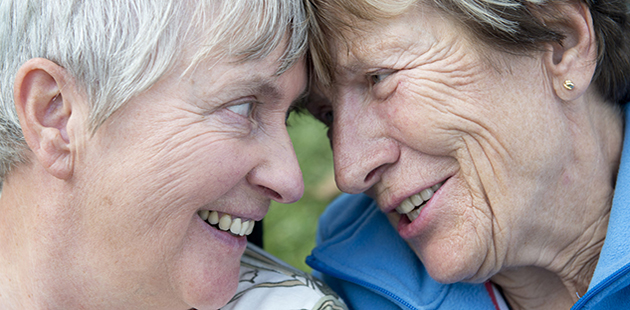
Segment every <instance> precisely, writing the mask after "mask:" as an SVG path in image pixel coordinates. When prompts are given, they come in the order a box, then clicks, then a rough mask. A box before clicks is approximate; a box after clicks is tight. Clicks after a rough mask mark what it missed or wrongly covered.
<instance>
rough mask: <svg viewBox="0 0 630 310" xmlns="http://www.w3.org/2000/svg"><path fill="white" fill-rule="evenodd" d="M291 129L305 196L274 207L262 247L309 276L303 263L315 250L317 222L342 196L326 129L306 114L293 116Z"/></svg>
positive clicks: (267, 221) (268, 218)
mask: <svg viewBox="0 0 630 310" xmlns="http://www.w3.org/2000/svg"><path fill="white" fill-rule="evenodd" d="M288 125H289V126H288V131H289V135H290V136H291V140H292V141H293V146H294V148H295V153H296V155H297V158H298V161H299V163H300V167H301V168H302V173H303V175H304V196H303V197H302V199H300V201H298V202H296V203H293V204H289V205H284V204H279V203H276V202H272V203H271V207H270V209H269V213H268V214H267V216H265V220H264V221H263V244H264V249H265V250H266V251H267V252H269V253H271V254H273V255H274V256H276V257H278V258H280V259H282V260H284V261H285V262H287V263H289V264H291V265H292V266H294V267H297V268H298V269H301V270H303V271H306V272H310V271H311V268H310V267H308V265H306V263H304V259H305V258H306V256H308V255H309V254H310V253H311V249H312V248H313V247H314V246H315V232H316V229H317V220H318V218H319V215H320V214H321V213H322V212H323V211H324V209H325V208H326V205H327V204H328V203H330V202H331V201H332V200H333V199H334V198H335V197H336V196H337V195H339V193H340V192H339V190H338V189H337V186H336V185H335V181H334V171H333V163H332V152H331V149H330V144H329V142H328V138H327V137H326V131H327V129H326V127H325V126H324V125H323V124H322V123H320V122H318V121H317V120H315V118H313V117H312V116H311V115H310V114H307V113H292V114H291V116H290V117H289V120H288Z"/></svg>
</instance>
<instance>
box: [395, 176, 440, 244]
mask: <svg viewBox="0 0 630 310" xmlns="http://www.w3.org/2000/svg"><path fill="white" fill-rule="evenodd" d="M447 187H448V180H446V181H444V183H443V184H442V186H441V187H440V189H438V191H437V192H435V194H433V197H431V199H430V200H429V201H427V203H426V204H425V205H424V207H422V210H421V211H420V214H419V215H418V217H417V218H416V219H415V220H413V222H411V221H409V218H408V217H407V216H406V215H401V216H400V220H399V221H398V227H397V230H398V234H400V236H401V237H402V238H403V239H411V238H414V237H417V236H419V235H420V234H421V233H422V230H423V229H424V227H426V226H427V225H428V223H429V218H430V213H431V208H433V206H434V205H436V204H437V203H438V202H439V200H440V198H441V196H442V193H444V192H446V191H447V190H448V189H447ZM394 212H395V211H394Z"/></svg>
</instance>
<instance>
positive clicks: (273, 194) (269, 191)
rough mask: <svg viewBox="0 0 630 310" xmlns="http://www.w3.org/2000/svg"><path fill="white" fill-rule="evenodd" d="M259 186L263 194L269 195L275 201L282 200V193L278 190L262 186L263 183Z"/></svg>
mask: <svg viewBox="0 0 630 310" xmlns="http://www.w3.org/2000/svg"><path fill="white" fill-rule="evenodd" d="M258 187H259V188H260V190H261V191H262V193H263V195H265V196H268V197H269V198H271V199H273V200H275V201H282V195H280V194H279V193H278V192H276V191H274V190H273V189H271V188H269V187H266V186H262V185H259V186H258Z"/></svg>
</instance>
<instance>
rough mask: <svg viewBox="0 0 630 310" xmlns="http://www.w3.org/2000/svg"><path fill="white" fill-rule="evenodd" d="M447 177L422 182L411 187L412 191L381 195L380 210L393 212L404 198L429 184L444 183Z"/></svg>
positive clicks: (428, 186) (429, 185) (418, 191)
mask: <svg viewBox="0 0 630 310" xmlns="http://www.w3.org/2000/svg"><path fill="white" fill-rule="evenodd" d="M448 178H450V176H448V177H444V178H442V179H440V180H439V181H435V182H431V183H424V184H423V185H419V186H416V187H413V188H414V190H413V191H408V192H404V193H402V194H398V195H391V196H389V197H383V198H382V199H380V200H381V201H379V205H380V206H381V210H383V212H384V213H390V212H395V211H396V207H398V206H399V205H400V204H401V203H402V202H403V201H404V200H405V199H407V198H409V197H411V196H412V195H415V194H418V193H420V192H421V191H423V190H424V189H427V188H430V187H431V186H433V185H435V184H438V183H444V182H445V181H446V180H448Z"/></svg>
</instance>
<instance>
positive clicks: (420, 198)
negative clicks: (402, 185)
mask: <svg viewBox="0 0 630 310" xmlns="http://www.w3.org/2000/svg"><path fill="white" fill-rule="evenodd" d="M442 184H443V183H438V184H435V185H433V186H431V187H430V188H427V189H424V190H422V191H421V192H420V193H418V194H415V195H412V196H411V197H409V198H407V199H405V200H403V202H401V203H400V205H399V206H398V207H396V212H398V213H399V214H401V215H407V218H408V219H409V221H410V222H413V220H415V219H416V218H418V216H419V215H420V211H422V208H423V207H424V206H425V205H426V204H427V201H429V200H430V199H431V197H433V194H434V193H435V192H436V191H437V190H438V189H439V188H440V187H441V186H442Z"/></svg>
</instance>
